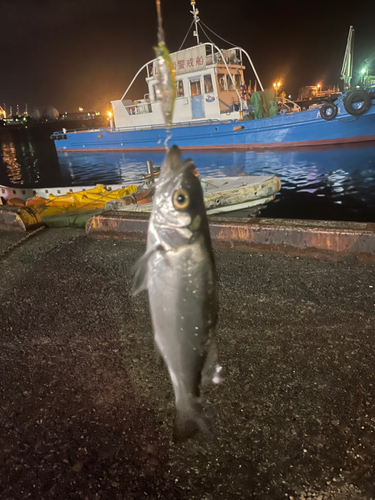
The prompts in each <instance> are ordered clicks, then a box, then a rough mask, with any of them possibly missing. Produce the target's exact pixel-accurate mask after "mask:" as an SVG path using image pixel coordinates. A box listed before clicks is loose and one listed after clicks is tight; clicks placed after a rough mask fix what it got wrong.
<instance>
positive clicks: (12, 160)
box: [1, 142, 23, 186]
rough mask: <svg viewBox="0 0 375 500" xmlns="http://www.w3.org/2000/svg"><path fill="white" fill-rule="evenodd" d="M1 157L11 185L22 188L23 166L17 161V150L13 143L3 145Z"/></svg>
mask: <svg viewBox="0 0 375 500" xmlns="http://www.w3.org/2000/svg"><path fill="white" fill-rule="evenodd" d="M1 156H2V160H3V163H4V164H5V167H6V170H7V174H8V178H9V180H10V183H11V184H16V185H21V186H22V184H23V179H22V175H21V165H20V164H19V163H18V161H17V155H16V148H15V145H14V143H13V142H9V143H5V144H1Z"/></svg>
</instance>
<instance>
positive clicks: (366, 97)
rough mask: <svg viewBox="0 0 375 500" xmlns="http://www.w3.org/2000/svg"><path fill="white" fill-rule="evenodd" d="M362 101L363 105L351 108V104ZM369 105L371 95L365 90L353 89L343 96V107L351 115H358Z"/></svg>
mask: <svg viewBox="0 0 375 500" xmlns="http://www.w3.org/2000/svg"><path fill="white" fill-rule="evenodd" d="M360 101H363V106H361V107H360V108H353V104H354V103H356V102H360ZM370 106H371V97H370V94H369V93H368V92H367V91H366V90H354V91H353V92H350V93H349V94H348V95H347V96H345V98H344V108H345V111H346V112H347V113H349V114H350V115H353V116H359V115H362V114H363V113H365V112H366V111H367V110H368V109H369V107H370Z"/></svg>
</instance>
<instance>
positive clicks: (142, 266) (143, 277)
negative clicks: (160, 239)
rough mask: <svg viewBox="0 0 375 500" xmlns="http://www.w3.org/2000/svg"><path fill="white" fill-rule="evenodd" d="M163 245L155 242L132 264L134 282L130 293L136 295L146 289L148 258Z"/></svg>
mask: <svg viewBox="0 0 375 500" xmlns="http://www.w3.org/2000/svg"><path fill="white" fill-rule="evenodd" d="M162 249H163V247H162V246H161V245H160V244H159V243H157V244H156V245H154V246H152V247H151V248H150V249H148V250H147V251H146V252H145V253H144V254H143V255H142V257H140V258H139V259H138V260H137V262H136V263H135V264H134V267H133V272H134V282H133V288H132V295H133V296H134V295H138V293H140V292H142V291H143V290H147V268H148V261H149V258H150V257H151V256H152V255H153V254H154V253H155V252H156V251H157V250H162Z"/></svg>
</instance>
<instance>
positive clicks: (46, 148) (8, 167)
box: [0, 127, 61, 187]
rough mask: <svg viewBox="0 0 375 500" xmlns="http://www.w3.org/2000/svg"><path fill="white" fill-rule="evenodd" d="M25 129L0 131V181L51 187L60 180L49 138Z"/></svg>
mask: <svg viewBox="0 0 375 500" xmlns="http://www.w3.org/2000/svg"><path fill="white" fill-rule="evenodd" d="M38 132H39V131H38V130H30V129H27V128H21V129H16V128H15V129H11V128H7V127H4V128H2V129H1V130H0V184H5V185H14V186H24V187H34V186H46V187H50V186H52V185H55V184H56V182H57V183H58V185H60V183H61V176H60V167H59V164H58V161H57V155H56V152H55V149H54V146H53V143H52V141H50V140H49V139H48V137H45V136H43V135H40V133H38Z"/></svg>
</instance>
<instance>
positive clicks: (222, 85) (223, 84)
mask: <svg viewBox="0 0 375 500" xmlns="http://www.w3.org/2000/svg"><path fill="white" fill-rule="evenodd" d="M217 81H218V83H219V90H227V81H226V79H225V74H224V73H218V75H217Z"/></svg>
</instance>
